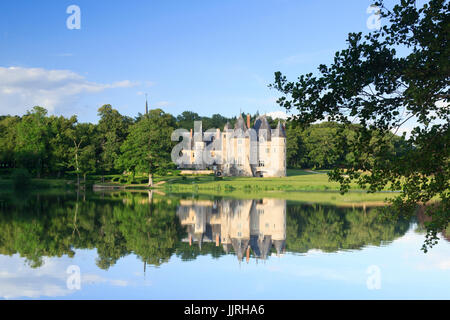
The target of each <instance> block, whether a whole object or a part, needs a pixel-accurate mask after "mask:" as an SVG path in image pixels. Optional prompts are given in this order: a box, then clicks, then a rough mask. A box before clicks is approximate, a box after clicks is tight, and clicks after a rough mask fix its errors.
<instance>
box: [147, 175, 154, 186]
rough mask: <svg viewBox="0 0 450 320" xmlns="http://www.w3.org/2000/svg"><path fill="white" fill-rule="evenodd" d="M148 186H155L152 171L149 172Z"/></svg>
mask: <svg viewBox="0 0 450 320" xmlns="http://www.w3.org/2000/svg"><path fill="white" fill-rule="evenodd" d="M148 186H149V187H152V186H153V175H152V174H151V173H149V174H148Z"/></svg>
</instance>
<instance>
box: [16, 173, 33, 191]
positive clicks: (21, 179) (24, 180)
mask: <svg viewBox="0 0 450 320" xmlns="http://www.w3.org/2000/svg"><path fill="white" fill-rule="evenodd" d="M11 179H12V183H13V187H14V189H18V188H26V187H28V186H29V185H30V181H31V176H30V173H29V172H28V170H27V169H15V170H14V171H13V172H12V174H11Z"/></svg>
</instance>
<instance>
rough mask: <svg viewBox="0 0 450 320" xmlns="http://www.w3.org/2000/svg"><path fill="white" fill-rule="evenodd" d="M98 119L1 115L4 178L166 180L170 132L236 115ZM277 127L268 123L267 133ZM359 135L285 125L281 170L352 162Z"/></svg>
mask: <svg viewBox="0 0 450 320" xmlns="http://www.w3.org/2000/svg"><path fill="white" fill-rule="evenodd" d="M98 116H99V121H98V123H96V124H94V123H82V122H79V121H78V120H77V116H75V115H74V116H71V117H70V118H66V117H64V116H55V115H48V112H47V110H46V109H44V108H42V107H39V106H36V107H34V108H33V109H32V110H30V111H28V112H27V113H26V114H25V115H23V116H9V115H8V116H0V172H1V174H2V176H9V175H14V173H15V172H16V171H18V170H22V171H25V172H26V174H28V175H30V177H34V178H44V177H52V178H63V177H64V178H76V177H78V179H86V176H89V175H100V176H104V175H109V174H121V173H123V172H130V173H132V174H133V175H134V174H135V173H156V174H164V173H166V172H167V171H168V170H172V169H175V165H174V164H173V163H172V162H171V160H170V152H171V150H172V148H173V146H174V145H175V144H176V143H177V142H174V141H171V140H170V135H171V133H172V131H173V130H175V129H177V128H184V129H187V130H189V129H192V128H193V126H194V121H200V120H201V121H202V125H203V130H207V129H210V128H219V129H221V130H222V129H223V127H224V125H225V124H226V123H227V121H229V122H230V123H231V125H234V122H235V121H236V117H233V118H227V117H224V116H221V115H220V114H213V115H212V116H211V117H206V116H200V115H198V114H197V113H195V112H192V111H185V112H183V113H181V114H180V115H178V116H174V115H171V114H169V113H166V112H164V111H163V110H161V109H153V110H149V111H148V112H146V113H145V114H140V113H139V114H138V115H137V116H136V117H135V118H131V117H129V116H125V115H122V114H121V113H120V112H119V111H118V110H117V109H114V108H113V107H112V106H111V105H109V104H106V105H103V106H102V107H101V108H99V109H98ZM258 116H259V114H258V113H256V114H254V115H252V116H251V125H253V123H254V121H255V119H256V118H257V117H258ZM277 122H278V120H277V119H271V118H270V117H269V123H270V124H271V126H272V128H274V127H275V125H276V123H277ZM357 130H358V126H357V125H346V126H344V125H341V124H337V123H336V122H322V123H318V124H313V125H311V126H309V127H308V128H302V127H300V126H298V125H296V122H294V121H290V120H289V119H288V120H287V121H286V134H287V166H288V167H289V168H313V169H330V168H335V167H337V166H341V165H344V164H346V163H349V162H351V161H352V159H353V156H352V153H351V152H350V151H348V150H346V148H345V146H344V145H345V144H346V143H347V142H348V141H350V140H352V139H354V137H355V136H356V132H357ZM338 132H340V133H342V132H343V133H344V135H342V134H340V135H338V134H337V133H338ZM342 136H344V137H345V139H346V140H347V141H343V140H342ZM338 137H340V138H338ZM383 139H385V140H386V143H385V145H386V146H387V148H386V150H387V152H388V153H389V155H390V156H392V157H396V156H399V155H401V154H402V153H403V152H405V150H407V149H409V148H411V146H408V144H407V142H406V140H405V139H404V137H401V136H397V135H394V134H391V135H389V136H388V137H387V138H386V136H383Z"/></svg>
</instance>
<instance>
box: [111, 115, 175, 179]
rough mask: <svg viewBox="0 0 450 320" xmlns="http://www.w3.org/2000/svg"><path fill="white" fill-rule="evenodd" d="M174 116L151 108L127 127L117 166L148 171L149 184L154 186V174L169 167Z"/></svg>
mask: <svg viewBox="0 0 450 320" xmlns="http://www.w3.org/2000/svg"><path fill="white" fill-rule="evenodd" d="M174 128H175V119H174V118H173V116H171V115H170V114H167V113H164V111H162V110H161V109H154V110H150V111H149V113H148V115H145V116H143V117H141V118H140V120H139V121H138V122H137V123H135V124H134V125H133V126H132V127H131V128H130V133H129V135H128V137H127V139H126V140H125V142H124V143H123V145H122V147H121V148H120V150H121V152H122V154H121V156H120V157H119V158H118V161H117V166H118V167H120V168H122V169H124V170H128V171H131V172H132V173H133V175H134V174H135V173H136V172H140V173H142V172H146V173H148V185H149V186H152V185H153V174H154V173H156V172H163V171H164V170H165V169H167V168H169V167H171V166H172V164H171V158H170V152H171V151H172V147H173V142H172V141H171V139H170V137H171V134H172V131H173V130H174Z"/></svg>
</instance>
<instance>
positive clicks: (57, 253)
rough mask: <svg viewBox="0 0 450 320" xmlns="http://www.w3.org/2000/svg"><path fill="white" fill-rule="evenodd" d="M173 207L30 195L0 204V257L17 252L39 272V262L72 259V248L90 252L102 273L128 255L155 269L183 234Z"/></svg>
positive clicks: (137, 200)
mask: <svg viewBox="0 0 450 320" xmlns="http://www.w3.org/2000/svg"><path fill="white" fill-rule="evenodd" d="M149 208H152V209H150V210H149ZM175 208H176V202H173V201H152V202H151V203H149V201H148V198H147V197H142V196H134V195H130V194H128V195H126V196H125V197H123V196H122V197H118V198H110V197H106V198H105V199H101V198H100V197H90V198H89V200H87V201H80V200H77V197H76V196H73V195H58V196H46V197H39V196H34V197H31V198H30V199H29V200H28V201H27V202H26V204H25V205H24V204H23V203H22V204H21V205H20V206H16V205H15V204H14V200H13V199H11V198H10V199H4V201H3V205H2V207H1V215H0V254H7V255H12V254H16V253H19V254H20V256H22V257H25V258H26V259H27V261H28V263H29V265H30V266H32V267H39V266H41V265H42V257H46V256H50V257H61V256H63V255H68V256H70V257H72V256H73V255H74V249H94V248H96V249H97V253H98V259H97V265H98V266H99V267H100V268H102V269H107V268H109V267H110V266H112V265H114V264H115V263H116V261H117V260H118V259H120V258H121V257H123V256H125V255H128V254H130V253H135V254H136V255H138V256H139V257H140V258H141V259H142V260H143V261H145V262H147V263H149V264H154V265H159V264H161V263H162V262H164V261H167V260H168V259H169V257H170V256H171V255H172V254H173V253H174V251H175V245H176V243H177V242H178V239H179V238H180V236H182V233H183V230H182V228H181V226H180V224H179V221H178V218H177V217H176V215H175ZM75 228H76V230H77V231H76V232H74V229H75Z"/></svg>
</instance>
